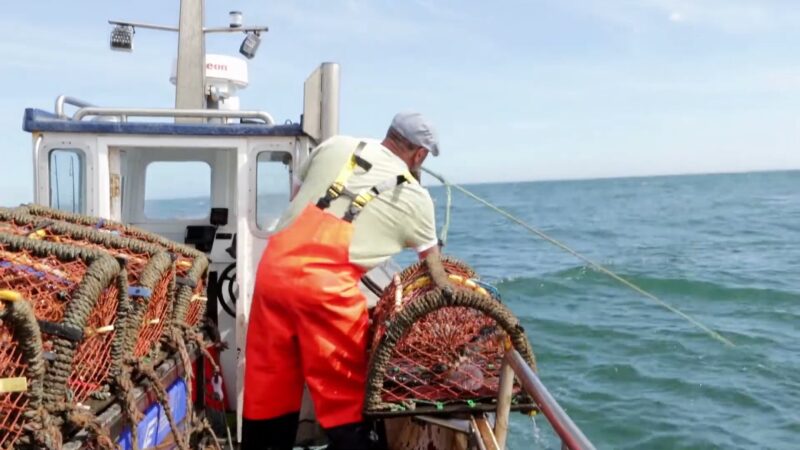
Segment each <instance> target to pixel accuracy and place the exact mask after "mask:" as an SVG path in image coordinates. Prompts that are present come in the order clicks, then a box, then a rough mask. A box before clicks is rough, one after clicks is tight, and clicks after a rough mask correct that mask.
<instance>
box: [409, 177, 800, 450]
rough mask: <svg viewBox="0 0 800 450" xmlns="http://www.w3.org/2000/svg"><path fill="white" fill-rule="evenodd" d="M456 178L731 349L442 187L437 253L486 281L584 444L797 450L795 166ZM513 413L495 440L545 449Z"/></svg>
mask: <svg viewBox="0 0 800 450" xmlns="http://www.w3.org/2000/svg"><path fill="white" fill-rule="evenodd" d="M467 187H468V188H469V189H471V190H472V191H473V192H475V193H476V194H478V195H480V196H482V197H484V198H486V199H487V200H489V201H491V202H493V203H494V204H496V205H498V206H500V207H502V208H505V209H507V210H508V211H510V212H512V213H513V214H515V215H517V216H519V217H520V218H522V219H523V220H525V221H527V222H529V223H530V224H532V225H534V226H536V227H539V228H540V229H542V230H543V231H545V232H546V233H548V234H549V235H551V236H553V237H555V238H556V239H559V240H561V241H563V242H565V243H567V244H568V245H570V246H572V247H573V248H574V249H575V250H577V251H579V252H581V253H583V254H584V255H586V256H588V257H590V258H592V259H594V260H595V261H597V262H600V263H602V264H604V265H606V266H608V267H609V268H610V269H612V270H613V271H615V272H616V273H618V274H620V275H621V276H622V277H624V278H626V279H628V280H630V281H632V282H633V283H635V284H637V285H639V286H641V287H642V288H644V289H645V290H648V291H650V292H652V293H653V294H655V295H656V296H658V297H660V298H661V299H663V300H664V301H666V302H668V303H670V304H672V305H674V306H676V307H678V308H680V309H681V310H683V311H684V312H686V313H687V314H690V315H692V316H693V317H695V318H696V319H698V320H699V321H701V322H702V323H704V324H706V325H708V326H709V327H711V328H712V329H714V330H716V331H718V332H719V333H721V334H722V335H724V336H725V337H726V338H728V339H730V340H731V341H733V342H734V343H735V345H736V346H735V347H734V348H729V347H726V346H724V345H723V344H721V343H720V342H718V341H716V340H714V339H712V338H710V337H709V336H708V335H706V334H704V333H703V332H702V331H700V330H698V329H696V328H695V327H693V326H692V325H690V324H689V323H687V322H686V321H684V320H683V319H681V318H680V317H678V316H676V315H675V314H673V313H671V312H669V311H667V310H666V309H664V308H662V307H661V306H659V305H657V304H655V303H654V302H653V301H651V300H648V299H647V298H644V297H642V296H641V295H639V294H637V293H635V292H633V291H632V290H630V289H629V288H627V287H625V286H622V285H620V284H619V283H617V282H616V281H614V280H612V279H610V278H608V277H607V276H606V275H603V274H600V273H597V272H595V271H593V270H592V269H590V268H588V267H586V265H584V264H583V263H582V262H581V261H579V260H577V259H575V258H574V257H573V256H570V255H568V254H566V253H564V252H563V251H561V250H559V249H557V248H555V247H553V246H552V245H550V244H548V243H546V242H544V241H542V240H540V239H538V238H536V237H534V236H532V235H530V234H529V233H528V232H527V231H525V230H524V229H522V228H521V227H519V226H518V225H515V224H513V223H511V222H509V221H508V220H507V219H505V218H503V217H501V216H499V215H497V214H496V213H494V212H492V211H491V210H489V209H487V208H486V207H484V206H482V205H480V204H478V203H476V202H475V201H474V200H471V199H469V198H468V197H466V196H464V195H463V194H461V193H458V192H456V191H454V192H453V209H452V224H451V227H450V232H449V236H448V240H447V245H446V247H445V251H446V253H448V254H451V255H453V256H456V257H458V258H460V259H462V260H463V261H465V262H467V263H468V264H470V265H471V266H473V267H474V268H475V269H476V270H477V272H478V273H479V274H481V276H482V277H483V278H484V279H485V280H487V281H489V282H491V283H494V284H495V285H496V286H497V287H498V288H499V290H500V292H501V295H502V297H503V301H504V302H505V303H506V304H508V306H509V307H510V308H511V309H512V310H513V311H514V312H515V313H516V314H517V315H518V316H519V317H520V318H521V321H522V324H523V326H524V327H525V330H526V332H527V335H528V337H529V339H530V341H531V343H532V345H533V348H534V352H535V354H536V359H537V363H538V369H539V374H540V377H541V378H542V380H543V381H544V383H545V384H546V385H547V386H548V388H549V389H550V390H551V392H552V394H553V395H554V396H555V397H556V398H557V399H558V400H559V402H560V403H561V404H562V406H563V407H564V408H565V410H566V411H567V413H568V414H569V415H570V416H571V417H572V418H573V420H574V421H575V422H576V423H577V424H578V425H579V426H580V427H581V428H582V429H583V430H584V433H585V434H586V435H587V437H588V438H589V439H590V440H591V441H592V442H593V443H594V444H595V445H596V447H597V448H598V449H601V448H602V449H711V448H720V449H800V172H773V173H751V174H735V175H702V176H675V177H653V178H629V179H609V180H592V181H560V182H536V183H506V184H484V185H474V186H467ZM431 192H432V194H433V196H434V198H435V200H436V202H437V207H438V209H439V211H438V214H437V219H439V220H440V222H441V220H442V219H443V217H444V216H443V214H442V213H443V207H444V204H445V201H444V199H445V196H444V190H443V189H442V188H439V187H435V188H432V189H431ZM407 256H408V255H406V257H407ZM405 260H406V261H407V260H408V259H405ZM513 419H514V420H513V423H512V435H511V438H510V448H512V449H558V448H560V442H559V441H558V439H557V438H556V437H555V435H554V433H553V432H552V430H550V428H549V426H548V425H547V422H546V421H545V420H544V418H543V417H537V418H536V420H535V423H534V421H532V420H531V419H530V418H528V417H525V416H522V415H515V416H514V417H513Z"/></svg>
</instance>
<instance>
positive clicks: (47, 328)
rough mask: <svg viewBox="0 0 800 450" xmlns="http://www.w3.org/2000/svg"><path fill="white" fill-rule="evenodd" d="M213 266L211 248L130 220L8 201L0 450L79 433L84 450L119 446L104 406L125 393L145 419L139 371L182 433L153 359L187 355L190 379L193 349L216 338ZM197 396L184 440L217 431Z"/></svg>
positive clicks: (1, 290)
mask: <svg viewBox="0 0 800 450" xmlns="http://www.w3.org/2000/svg"><path fill="white" fill-rule="evenodd" d="M207 268H208V260H207V259H206V258H205V256H204V255H203V254H202V253H200V252H198V251H196V250H193V249H190V248H188V247H185V246H182V245H179V244H176V243H174V242H171V241H168V240H166V239H163V238H160V237H158V236H156V235H154V234H151V233H148V232H145V231H143V230H138V229H135V228H133V227H128V226H125V225H122V224H119V223H114V222H106V221H103V220H100V219H96V218H91V217H86V216H80V215H75V214H68V213H63V212H60V211H55V210H51V209H48V208H44V207H40V206H23V207H20V208H15V209H0V450H7V449H12V448H48V449H51V448H52V449H57V448H61V447H62V445H63V443H64V442H66V441H69V440H70V439H73V438H74V437H75V436H79V437H80V439H81V440H82V441H81V443H80V447H82V448H117V443H116V442H114V441H113V440H112V439H111V438H110V436H109V435H108V430H105V429H104V428H103V427H101V426H100V425H99V424H98V423H97V421H96V420H95V419H96V415H97V414H98V413H99V412H100V411H99V409H100V408H104V409H105V408H108V406H109V405H110V404H111V403H118V404H119V405H120V408H121V410H122V411H123V414H124V415H125V416H126V417H125V418H126V419H127V422H128V423H129V424H137V423H138V421H139V419H141V417H140V413H139V410H138V407H137V405H135V404H134V403H135V399H134V397H133V390H134V389H135V388H136V385H135V383H136V382H138V381H140V380H147V381H148V382H149V384H150V386H151V387H152V389H154V391H155V393H156V397H157V398H158V400H159V402H160V403H161V404H162V407H163V409H164V412H165V414H166V415H167V419H168V420H169V422H170V427H171V428H172V430H173V432H176V431H178V425H177V424H176V423H175V421H174V420H173V418H172V416H171V411H170V406H169V404H168V401H167V394H166V392H165V391H164V388H163V387H162V386H161V385H160V380H159V379H158V377H157V375H156V373H155V371H154V367H156V366H158V364H160V363H161V362H162V361H165V360H167V359H169V358H176V360H178V362H179V364H181V365H182V366H183V375H184V377H185V378H186V386H187V388H188V387H190V386H191V380H189V377H191V374H192V370H191V362H190V358H189V354H188V353H189V350H188V349H189V348H196V349H198V350H201V351H202V350H203V349H205V346H206V344H204V343H203V341H202V337H201V334H200V332H199V326H200V325H201V324H200V322H201V320H200V319H201V318H202V317H203V315H204V310H205V301H206V297H205V292H204V290H205V286H204V280H205V276H206V270H207ZM186 398H187V412H189V414H190V415H189V416H187V417H188V421H187V424H188V425H185V427H186V431H183V432H180V433H173V435H174V438H175V439H176V443H177V444H178V446H179V447H184V448H188V446H189V445H190V444H189V440H188V439H186V436H189V435H190V434H191V433H190V432H191V431H192V430H197V431H201V430H202V432H203V433H210V429H209V428H208V427H207V426H204V423H203V422H202V421H199V420H198V419H197V418H196V417H195V416H193V415H191V414H192V413H191V410H192V409H191V403H190V402H191V394H190V393H187V396H186ZM189 426H192V427H194V428H188V427H189ZM129 428H130V435H131V436H130V440H131V443H132V447H133V448H138V444H137V431H136V429H137V427H136V426H130V427H129ZM189 437H190V438H191V436H189Z"/></svg>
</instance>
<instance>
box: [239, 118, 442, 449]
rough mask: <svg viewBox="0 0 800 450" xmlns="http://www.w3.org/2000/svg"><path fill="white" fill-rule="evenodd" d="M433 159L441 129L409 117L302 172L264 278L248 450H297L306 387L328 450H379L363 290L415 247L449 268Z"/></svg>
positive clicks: (336, 145) (345, 144)
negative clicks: (425, 167)
mask: <svg viewBox="0 0 800 450" xmlns="http://www.w3.org/2000/svg"><path fill="white" fill-rule="evenodd" d="M429 153H432V154H433V155H434V156H437V155H438V154H439V144H438V138H437V135H436V132H435V131H434V129H433V127H432V126H431V125H430V123H429V122H428V121H427V120H426V119H425V118H424V117H423V116H422V115H420V114H418V113H398V114H397V115H396V116H395V117H394V119H393V120H392V123H391V126H390V127H389V130H388V132H387V133H386V137H385V139H384V140H383V142H378V141H377V140H367V139H357V138H352V137H345V136H336V137H332V138H330V139H328V140H326V141H325V142H323V143H322V144H320V145H319V146H318V147H317V148H316V149H314V150H313V152H312V153H311V155H310V157H309V159H308V160H307V161H306V162H305V163H304V164H303V165H302V167H301V168H300V169H299V170H298V171H297V173H296V174H295V175H296V180H295V186H294V189H293V191H294V192H296V195H295V197H294V199H293V200H292V202H291V204H290V205H289V207H288V209H287V210H286V212H285V213H284V215H283V217H282V218H281V219H280V221H279V222H278V226H277V230H278V231H277V232H276V233H275V234H273V235H272V236H271V237H270V239H269V243H268V244H267V248H266V250H265V251H264V254H263V255H262V256H261V261H260V263H259V266H258V273H257V275H256V282H255V290H254V292H253V303H252V307H251V311H250V325H249V328H248V332H247V348H246V367H245V389H244V411H243V416H244V421H243V424H242V447H241V448H242V450H251V449H269V450H284V449H291V448H292V447H293V445H294V440H295V436H296V434H297V426H298V419H299V415H300V403H301V398H302V393H303V383H304V381H305V383H306V384H307V385H308V388H309V391H310V393H311V398H312V400H313V402H314V409H315V412H316V416H317V420H318V421H319V423H320V425H322V427H323V428H324V430H325V433H326V435H327V437H328V440H329V441H330V446H329V449H331V450H333V449H336V450H362V449H368V448H370V445H371V444H370V439H369V434H370V433H369V429H368V427H367V425H366V424H365V423H364V419H363V416H362V409H363V405H364V392H365V382H366V376H367V351H366V341H367V329H368V320H369V318H368V315H367V301H366V298H365V297H364V296H363V295H362V294H361V292H360V290H359V287H358V284H359V280H360V279H361V277H362V276H363V275H364V274H365V273H366V272H367V271H368V270H369V269H371V268H373V267H375V266H377V265H380V264H381V263H383V262H385V261H386V260H387V259H388V258H390V257H391V256H392V255H395V254H396V253H398V252H400V251H401V250H403V249H404V248H413V249H415V250H416V251H417V253H418V254H419V256H420V258H426V257H429V256H431V257H433V258H434V260H436V261H438V252H439V247H438V245H437V243H438V240H437V238H436V229H435V224H434V208H433V202H432V200H431V197H430V195H429V194H428V191H427V190H426V189H424V188H423V187H422V186H421V185H420V184H419V179H420V169H421V167H422V163H423V161H425V158H426V157H427V156H428V154H429ZM429 259H430V258H429Z"/></svg>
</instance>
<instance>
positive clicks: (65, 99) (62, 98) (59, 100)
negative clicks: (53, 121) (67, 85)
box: [55, 95, 94, 119]
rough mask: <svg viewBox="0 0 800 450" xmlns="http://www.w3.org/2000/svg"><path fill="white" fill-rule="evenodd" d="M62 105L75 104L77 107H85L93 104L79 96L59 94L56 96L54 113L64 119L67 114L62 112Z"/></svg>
mask: <svg viewBox="0 0 800 450" xmlns="http://www.w3.org/2000/svg"><path fill="white" fill-rule="evenodd" d="M64 105H72V106H77V107H78V108H86V107H89V106H94V105H93V104H91V103H89V102H87V101H84V100H81V99H79V98H75V97H70V96H69V95H59V96H58V97H56V108H55V113H56V116H58V117H60V118H62V119H65V118H66V117H67V115H66V114H65V113H64Z"/></svg>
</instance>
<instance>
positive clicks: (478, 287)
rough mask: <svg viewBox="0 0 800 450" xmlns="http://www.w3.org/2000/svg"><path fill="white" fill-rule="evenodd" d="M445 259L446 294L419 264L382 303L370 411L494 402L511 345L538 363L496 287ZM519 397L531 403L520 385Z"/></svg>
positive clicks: (374, 329) (375, 326)
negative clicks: (502, 368) (447, 282)
mask: <svg viewBox="0 0 800 450" xmlns="http://www.w3.org/2000/svg"><path fill="white" fill-rule="evenodd" d="M443 263H444V266H445V270H446V272H447V277H448V279H449V285H450V287H449V288H448V291H447V292H446V291H444V290H442V289H440V288H437V287H436V285H435V284H434V283H433V280H432V277H431V275H430V274H429V272H428V268H427V265H426V264H425V263H424V262H420V263H417V264H415V265H412V266H411V267H409V268H407V269H405V270H404V271H403V272H401V273H400V274H399V275H396V276H395V277H394V282H393V283H391V284H390V285H389V286H388V287H387V288H386V290H385V291H384V293H383V295H382V297H381V299H380V300H379V302H378V304H377V306H376V307H375V310H374V313H373V316H372V324H371V342H370V345H369V346H370V370H369V380H368V387H367V399H366V405H365V409H366V412H367V413H378V412H390V413H397V414H407V413H412V412H414V413H420V412H426V411H427V412H431V411H450V412H452V411H458V410H472V409H475V408H488V407H491V405H492V404H493V403H494V402H496V399H497V395H498V391H499V383H500V369H501V367H502V364H503V358H504V355H505V351H506V349H507V348H510V347H511V346H513V347H514V348H516V349H517V350H519V351H520V353H521V354H522V355H523V357H525V358H526V359H527V360H528V362H529V363H530V364H531V365H532V366H533V353H532V351H531V349H530V345H529V344H528V341H527V339H526V338H525V336H524V333H523V332H522V329H521V327H519V325H518V322H517V319H516V318H515V317H514V316H513V314H511V312H510V311H508V309H507V308H506V307H505V306H504V305H502V304H501V303H500V301H499V296H498V295H497V293H496V291H494V289H493V288H491V287H490V286H488V285H485V284H483V283H480V282H479V281H477V280H476V279H475V278H476V276H475V273H474V272H473V270H472V269H470V268H469V267H468V266H466V265H464V264H463V263H460V262H458V261H456V260H453V259H449V258H445V259H444V260H443ZM513 395H514V400H515V401H516V402H517V403H518V404H521V403H523V402H525V401H526V397H525V396H524V395H520V388H519V386H515V387H514V394H513Z"/></svg>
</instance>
